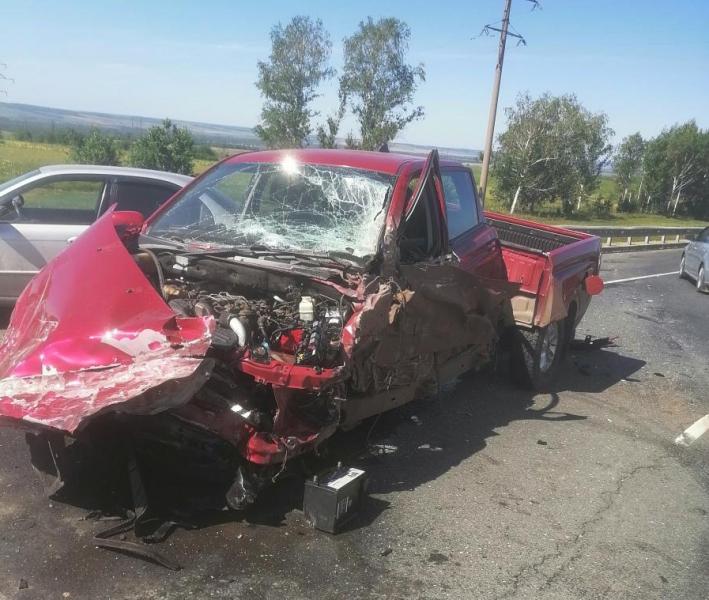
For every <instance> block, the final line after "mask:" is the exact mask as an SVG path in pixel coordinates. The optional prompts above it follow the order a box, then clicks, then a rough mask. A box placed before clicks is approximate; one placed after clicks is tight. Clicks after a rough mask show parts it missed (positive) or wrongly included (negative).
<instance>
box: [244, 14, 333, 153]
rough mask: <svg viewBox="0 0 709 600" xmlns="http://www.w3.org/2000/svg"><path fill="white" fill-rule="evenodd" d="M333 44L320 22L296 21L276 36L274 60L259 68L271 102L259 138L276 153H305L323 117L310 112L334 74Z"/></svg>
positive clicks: (261, 87) (273, 33) (261, 83)
mask: <svg viewBox="0 0 709 600" xmlns="http://www.w3.org/2000/svg"><path fill="white" fill-rule="evenodd" d="M331 48H332V42H331V41H330V36H329V35H328V33H327V32H326V31H325V29H324V28H323V24H322V21H321V20H320V19H317V20H315V21H314V20H312V19H311V18H309V17H304V16H296V17H293V19H291V21H290V23H288V25H286V26H285V27H283V26H282V25H281V24H280V23H279V24H278V25H276V26H275V27H274V28H273V29H272V30H271V55H270V57H269V58H268V60H267V61H259V62H258V71H259V74H258V80H257V81H256V87H258V89H259V90H260V91H261V94H262V95H263V96H264V98H265V102H264V105H263V109H262V111H261V124H259V125H257V126H256V128H255V131H256V134H257V135H258V136H259V137H260V138H261V139H262V140H263V141H264V142H265V143H266V145H267V146H269V147H271V148H291V147H301V146H303V145H304V144H306V143H307V138H308V136H309V135H310V133H311V131H312V129H311V125H310V120H311V118H312V117H313V116H315V115H316V114H317V113H316V112H314V111H313V110H312V109H311V108H310V106H311V103H312V101H313V100H314V99H315V98H317V96H318V93H317V88H318V86H319V85H320V83H321V82H322V81H323V80H326V79H328V78H330V77H332V75H333V74H334V71H333V70H332V68H330V67H329V66H328V62H329V60H330V52H331Z"/></svg>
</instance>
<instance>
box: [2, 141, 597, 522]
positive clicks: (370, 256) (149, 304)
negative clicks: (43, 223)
mask: <svg viewBox="0 0 709 600" xmlns="http://www.w3.org/2000/svg"><path fill="white" fill-rule="evenodd" d="M474 190H475V184H474V181H473V178H472V175H471V172H470V170H469V169H468V168H466V167H465V166H463V165H461V164H459V163H455V162H448V161H439V159H438V154H437V153H436V152H435V151H434V152H432V153H431V154H430V156H429V157H428V158H427V159H426V160H422V159H420V158H417V157H412V156H406V155H397V154H389V153H374V152H359V151H344V150H310V149H308V150H293V151H265V152H250V153H245V154H240V155H238V156H235V157H232V158H228V159H226V160H224V161H222V162H221V163H219V164H217V165H216V166H214V167H213V168H212V169H210V170H209V171H207V172H206V173H204V174H203V175H202V176H201V177H199V178H198V179H196V180H195V181H194V182H192V183H191V184H190V185H188V186H187V187H186V188H185V189H183V190H182V191H180V192H178V193H177V194H176V195H175V196H174V197H173V198H171V199H170V200H168V202H167V203H166V204H165V205H163V206H162V207H161V208H160V209H159V210H158V211H157V212H156V213H155V214H154V215H152V216H151V217H150V218H149V219H148V220H147V221H146V222H145V223H143V221H142V217H141V216H140V214H138V213H130V212H112V213H107V214H106V215H105V216H104V217H102V218H101V219H100V220H99V221H97V222H96V223H95V224H94V225H93V226H92V227H90V228H89V229H88V230H87V231H86V232H85V233H84V234H82V235H81V236H80V237H79V238H78V239H77V240H76V241H75V242H74V243H73V244H72V245H71V246H70V247H69V248H68V249H67V250H66V251H64V252H63V253H62V254H61V255H59V256H58V257H57V258H56V259H55V260H53V261H52V262H51V263H49V264H48V265H47V266H46V267H45V268H44V269H43V270H42V271H41V272H40V273H39V274H38V275H37V276H36V277H35V278H34V280H33V281H32V282H31V283H30V284H29V286H28V287H27V288H26V289H25V291H24V292H23V294H22V296H21V297H20V299H19V300H18V302H17V305H16V307H15V310H14V312H13V315H12V318H11V322H10V326H9V329H8V331H7V334H6V336H5V339H4V341H3V342H2V346H0V377H1V378H2V379H1V380H0V417H3V418H4V419H5V420H6V421H11V422H12V423H14V424H15V425H19V426H23V427H25V428H27V429H28V430H29V432H30V435H29V436H28V439H29V440H30V442H31V446H32V449H33V460H34V461H35V463H36V464H38V463H42V464H44V465H45V466H46V465H49V470H50V471H52V474H53V475H54V476H56V477H57V478H60V477H61V476H62V475H63V473H62V470H63V468H64V467H65V466H66V464H67V462H68V459H62V458H61V457H63V456H66V454H67V452H66V450H67V449H66V448H65V445H66V440H67V439H68V438H67V436H69V437H70V438H74V440H75V441H78V442H81V443H82V444H85V445H86V446H87V447H89V448H91V447H94V448H104V449H105V447H106V440H107V439H108V438H107V436H106V431H108V430H110V431H113V432H116V431H118V432H121V433H120V435H115V436H114V437H115V438H117V439H119V440H121V444H123V445H124V444H125V440H126V439H130V440H132V443H133V444H134V446H135V451H136V453H137V454H139V455H146V456H147V455H152V456H155V455H156V453H160V454H161V455H163V456H174V457H175V459H176V460H180V464H186V463H187V462H188V461H193V462H195V463H196V464H199V465H200V468H203V469H206V468H207V466H215V467H216V466H219V468H220V469H221V470H222V471H223V472H224V473H225V474H226V475H225V477H226V478H227V479H228V481H229V487H228V491H227V492H226V501H227V503H228V505H229V506H231V507H232V508H235V509H239V508H243V507H244V506H246V505H247V504H249V503H250V502H252V501H253V500H254V498H255V495H256V492H257V490H258V489H260V487H261V486H262V485H263V484H264V483H265V482H267V481H270V480H271V479H272V478H273V477H274V476H275V475H276V474H277V473H279V472H280V471H281V470H282V468H283V466H284V464H285V462H286V461H287V460H288V459H290V458H292V457H294V456H296V455H299V454H302V453H304V452H307V451H311V450H313V449H315V448H316V447H317V446H318V445H319V444H320V443H321V442H322V441H323V440H325V439H326V438H328V437H329V436H330V435H332V433H334V432H335V431H336V430H337V429H338V428H340V427H341V428H347V427H351V426H353V425H355V424H357V423H359V422H361V421H362V420H363V419H365V418H367V417H370V416H372V415H375V414H378V413H381V412H384V411H386V410H389V409H391V408H394V407H396V406H400V405H402V404H404V403H406V402H409V401H410V400H412V399H413V398H414V397H415V396H416V394H417V392H418V391H420V390H421V389H422V387H424V386H427V385H428V384H430V383H431V382H441V381H445V380H450V379H452V378H454V377H456V376H457V375H459V374H461V373H462V372H465V371H467V370H470V369H473V368H479V367H481V366H483V365H485V364H486V363H489V362H491V361H492V359H493V358H494V357H495V356H496V355H497V349H498V347H499V346H500V345H501V344H502V342H503V341H504V340H506V341H507V344H508V345H509V354H510V355H511V356H512V362H513V365H512V368H513V372H514V373H515V375H516V377H517V379H518V380H520V381H521V382H523V383H525V384H527V385H531V386H536V387H543V386H546V385H548V384H549V381H550V380H551V378H552V376H553V375H554V373H555V372H556V370H557V368H558V366H559V362H560V360H561V358H562V356H563V353H564V349H565V346H566V344H567V342H568V340H569V339H570V337H571V336H572V335H573V331H574V328H575V327H576V324H577V323H578V322H579V320H580V319H581V317H582V316H583V314H584V312H585V310H586V308H587V306H588V303H589V300H590V296H591V295H592V294H595V293H598V292H599V291H600V289H601V288H602V282H601V280H600V279H599V278H598V268H599V256H600V242H599V239H598V238H596V237H593V236H589V235H586V234H583V233H577V232H572V231H568V230H565V229H560V228H555V227H549V226H545V225H539V224H536V223H531V222H528V221H522V220H519V219H514V218H511V217H507V216H502V215H496V214H492V213H487V214H483V212H482V210H481V207H480V205H479V203H478V201H477V199H476V196H475V191H474ZM109 437H110V436H109ZM79 445H81V444H79ZM72 446H76V444H75V443H73V444H72ZM43 453H44V459H42V454H43ZM94 454H97V453H96V452H95V453H94ZM185 455H189V456H188V457H186V458H185ZM178 457H180V458H178ZM182 461H184V462H182Z"/></svg>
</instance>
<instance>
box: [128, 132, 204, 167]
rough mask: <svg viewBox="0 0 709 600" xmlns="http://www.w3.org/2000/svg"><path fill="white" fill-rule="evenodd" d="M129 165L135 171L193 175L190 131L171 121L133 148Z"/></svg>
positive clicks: (146, 135) (143, 138)
mask: <svg viewBox="0 0 709 600" xmlns="http://www.w3.org/2000/svg"><path fill="white" fill-rule="evenodd" d="M128 160H129V163H130V164H131V165H132V166H134V167H142V168H145V169H157V170H159V171H172V172H174V173H184V174H185V175H191V174H192V168H193V160H194V140H193V139H192V134H190V132H189V131H187V129H184V128H180V127H177V125H175V124H174V123H173V122H172V121H171V120H170V119H165V120H164V121H163V122H162V125H155V126H154V127H151V128H150V129H148V131H147V133H146V134H145V135H144V136H142V137H140V138H138V139H137V140H136V141H135V142H134V143H133V145H132V146H131V149H130V153H129V159H128Z"/></svg>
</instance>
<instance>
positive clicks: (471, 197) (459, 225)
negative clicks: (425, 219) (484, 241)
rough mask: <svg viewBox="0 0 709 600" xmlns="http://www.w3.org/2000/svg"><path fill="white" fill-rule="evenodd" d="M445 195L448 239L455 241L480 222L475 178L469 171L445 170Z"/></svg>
mask: <svg viewBox="0 0 709 600" xmlns="http://www.w3.org/2000/svg"><path fill="white" fill-rule="evenodd" d="M441 181H442V183H443V193H444V195H445V197H446V216H447V221H448V238H449V239H451V240H452V239H455V238H457V237H458V236H459V235H462V234H463V233H465V232H466V231H469V230H471V229H472V228H473V227H475V226H476V225H477V224H478V222H479V217H478V207H477V203H476V201H475V188H474V186H473V178H472V177H471V176H470V173H468V172H467V171H460V170H456V169H443V172H442V173H441Z"/></svg>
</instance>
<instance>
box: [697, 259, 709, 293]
mask: <svg viewBox="0 0 709 600" xmlns="http://www.w3.org/2000/svg"><path fill="white" fill-rule="evenodd" d="M706 289H707V282H706V280H705V271H704V265H702V266H700V267H699V273H697V291H698V292H705V291H706Z"/></svg>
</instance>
